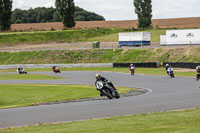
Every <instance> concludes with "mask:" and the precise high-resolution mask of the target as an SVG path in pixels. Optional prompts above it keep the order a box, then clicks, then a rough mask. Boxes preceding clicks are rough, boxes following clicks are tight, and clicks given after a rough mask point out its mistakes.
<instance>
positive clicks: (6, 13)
mask: <svg viewBox="0 0 200 133" xmlns="http://www.w3.org/2000/svg"><path fill="white" fill-rule="evenodd" d="M12 2H13V1H12V0H0V31H1V30H7V29H9V28H10V25H11V23H40V22H58V21H62V22H63V24H64V26H65V27H67V28H71V27H74V26H75V25H76V22H75V21H92V20H105V19H104V18H103V17H102V16H100V15H97V14H95V13H91V12H87V11H85V10H83V9H81V8H79V7H76V6H75V3H74V0H55V6H56V8H52V7H51V8H44V7H42V8H35V9H32V8H31V9H29V10H20V9H15V10H14V11H13V12H12ZM151 3H152V0H133V4H134V6H135V13H136V14H137V16H138V28H142V29H145V28H151V27H152V21H151V19H152V4H151Z"/></svg>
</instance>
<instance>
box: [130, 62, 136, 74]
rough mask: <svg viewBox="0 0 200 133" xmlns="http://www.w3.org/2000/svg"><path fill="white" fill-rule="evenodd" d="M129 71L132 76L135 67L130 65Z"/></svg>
mask: <svg viewBox="0 0 200 133" xmlns="http://www.w3.org/2000/svg"><path fill="white" fill-rule="evenodd" d="M129 70H130V71H131V74H132V75H134V72H135V67H134V65H133V64H131V65H130V66H129ZM132 72H133V73H132Z"/></svg>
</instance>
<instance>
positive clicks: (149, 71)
mask: <svg viewBox="0 0 200 133" xmlns="http://www.w3.org/2000/svg"><path fill="white" fill-rule="evenodd" d="M60 69H61V71H97V72H102V71H105V72H122V73H130V71H129V69H128V68H110V67H106V68H60ZM26 70H27V71H28V72H35V71H52V69H51V68H45V69H26ZM14 71H15V70H14V69H9V70H0V72H14ZM135 73H136V74H145V75H163V76H167V74H166V71H165V68H136V71H135ZM174 73H175V76H180V77H196V71H195V70H194V69H188V70H185V69H176V68H175V69H174Z"/></svg>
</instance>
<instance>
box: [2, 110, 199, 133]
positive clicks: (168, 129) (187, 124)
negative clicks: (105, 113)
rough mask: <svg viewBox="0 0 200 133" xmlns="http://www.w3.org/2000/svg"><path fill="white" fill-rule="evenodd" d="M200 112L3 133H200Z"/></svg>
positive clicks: (112, 119) (6, 132)
mask: <svg viewBox="0 0 200 133" xmlns="http://www.w3.org/2000/svg"><path fill="white" fill-rule="evenodd" d="M199 113H200V109H193V110H185V111H172V112H162V113H152V114H139V115H132V116H120V117H112V118H104V119H97V120H88V121H80V122H69V123H62V124H39V125H38V126H28V127H21V128H10V129H4V130H0V131H1V132H2V133H36V132H37V133H199V131H200V126H199V125H200V115H199Z"/></svg>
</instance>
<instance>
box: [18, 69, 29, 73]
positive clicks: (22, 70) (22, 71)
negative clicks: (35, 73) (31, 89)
mask: <svg viewBox="0 0 200 133" xmlns="http://www.w3.org/2000/svg"><path fill="white" fill-rule="evenodd" d="M17 71H18V73H19V74H28V73H27V72H26V71H25V70H24V69H23V68H19V69H17Z"/></svg>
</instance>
